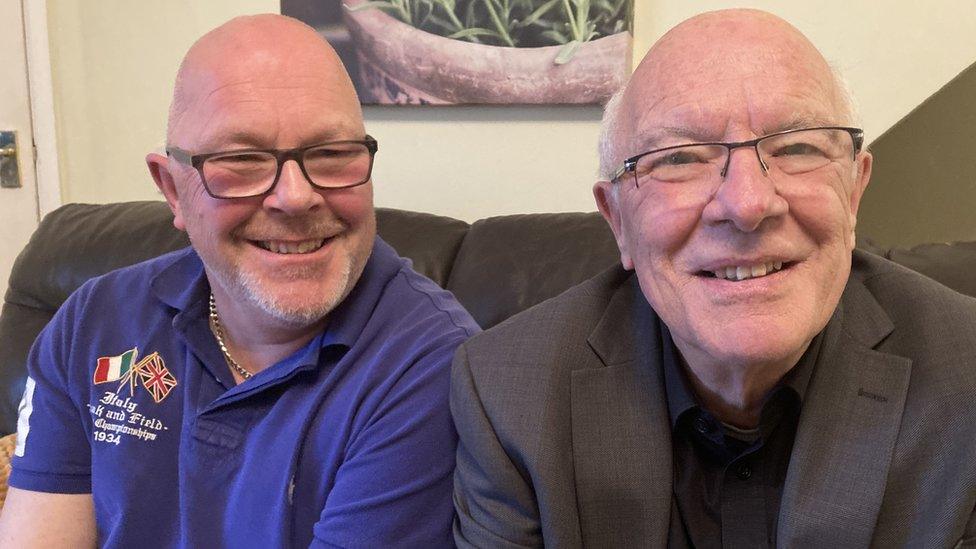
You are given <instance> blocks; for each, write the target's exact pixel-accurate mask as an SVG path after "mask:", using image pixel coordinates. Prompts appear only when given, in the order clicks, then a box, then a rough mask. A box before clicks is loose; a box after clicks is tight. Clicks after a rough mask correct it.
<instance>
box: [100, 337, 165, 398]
mask: <svg viewBox="0 0 976 549" xmlns="http://www.w3.org/2000/svg"><path fill="white" fill-rule="evenodd" d="M138 357H139V348H138V347H133V348H131V349H129V350H128V351H126V352H124V353H122V354H121V355H119V356H104V357H101V358H99V359H98V363H97V364H96V366H95V375H94V376H93V378H92V382H93V383H94V384H96V385H97V384H99V383H110V382H113V381H118V382H119V389H118V390H119V391H121V390H122V386H124V385H128V386H129V396H133V395H135V390H136V385H137V384H139V383H140V382H141V383H142V387H143V388H144V389H145V390H146V391H148V392H149V394H150V395H151V396H152V398H153V400H154V401H156V403H157V404H158V403H160V402H162V400H163V399H164V398H166V396H167V395H169V393H170V391H172V390H173V387H176V384H177V383H176V378H175V377H173V374H171V373H170V371H169V370H168V369H167V368H166V362H164V361H163V357H162V356H160V354H159V353H151V354H149V355H148V356H146V357H144V358H143V359H142V360H139V361H138V362H137V361H136V359H137V358H138Z"/></svg>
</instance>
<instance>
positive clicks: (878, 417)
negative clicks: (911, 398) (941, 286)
mask: <svg viewBox="0 0 976 549" xmlns="http://www.w3.org/2000/svg"><path fill="white" fill-rule="evenodd" d="M893 329H894V326H893V325H892V323H891V320H890V319H889V318H888V317H887V315H886V314H885V313H884V311H883V310H882V309H881V307H880V305H878V303H877V302H876V301H875V300H874V298H873V297H872V296H871V294H870V293H869V292H868V291H867V289H866V288H864V286H863V285H862V284H861V283H860V282H859V281H857V280H854V279H852V280H851V281H850V282H849V283H848V285H847V288H846V289H845V291H844V296H843V297H842V299H841V303H840V305H839V306H838V309H837V311H836V312H835V313H834V316H833V317H832V319H831V320H830V322H829V323H828V325H827V329H826V332H825V338H826V339H825V341H824V345H823V350H822V351H821V356H820V358H819V360H818V364H817V367H816V371H815V372H814V374H813V379H811V380H810V385H809V386H808V388H807V393H806V395H805V396H804V401H803V410H802V412H801V415H800V423H799V426H798V428H797V434H796V440H795V442H794V445H793V452H792V457H791V459H790V466H789V471H788V473H787V477H786V483H785V485H784V487H783V498H782V503H781V505H780V515H779V525H778V528H777V546H779V547H812V546H816V547H867V546H868V545H869V544H870V541H871V535H872V532H873V530H874V525H875V522H876V520H877V516H878V511H879V509H880V507H881V500H882V496H883V495H884V489H885V480H886V478H887V476H888V467H889V464H890V462H891V458H892V454H893V452H894V446H895V441H896V439H897V435H898V429H899V426H900V424H901V416H902V411H903V409H904V405H905V397H906V394H907V392H908V381H909V376H910V374H911V361H910V360H909V359H906V358H904V357H899V356H894V355H889V354H885V353H881V352H878V351H875V350H873V348H874V347H875V346H876V345H877V344H878V343H880V342H881V340H882V339H884V337H885V336H887V335H888V334H889V333H891V331H892V330H893Z"/></svg>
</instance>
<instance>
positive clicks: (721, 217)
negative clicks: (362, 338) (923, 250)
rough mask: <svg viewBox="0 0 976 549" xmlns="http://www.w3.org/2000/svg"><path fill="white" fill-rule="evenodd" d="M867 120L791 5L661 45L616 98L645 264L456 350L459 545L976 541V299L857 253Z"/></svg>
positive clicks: (631, 214) (615, 178) (620, 152)
mask: <svg viewBox="0 0 976 549" xmlns="http://www.w3.org/2000/svg"><path fill="white" fill-rule="evenodd" d="M854 126H856V123H855V113H854V112H853V108H852V106H851V100H850V98H849V96H848V95H847V93H846V92H845V88H844V86H843V84H842V82H841V81H840V80H839V79H838V77H837V76H836V75H835V73H834V72H833V71H832V70H831V68H830V67H829V66H828V64H827V63H826V61H825V60H824V59H823V57H822V56H821V54H820V53H819V52H818V51H817V50H816V48H815V47H814V46H813V45H812V44H811V43H810V42H809V41H808V40H807V39H806V38H805V37H804V36H803V35H802V34H800V33H799V31H797V30H796V29H795V28H793V27H791V26H790V25H789V24H787V23H786V22H784V21H782V20H780V19H778V18H776V17H774V16H771V15H769V14H766V13H763V12H757V11H752V10H729V11H722V12H713V13H708V14H704V15H700V16H697V17H694V18H692V19H690V20H688V21H686V22H684V23H682V24H680V25H678V26H677V27H675V28H674V29H672V30H671V31H670V32H669V33H668V34H667V35H665V36H664V37H663V38H662V39H661V40H660V41H659V42H658V43H657V44H655V46H654V47H653V48H652V49H651V51H650V53H648V55H647V56H646V57H645V58H644V60H643V62H642V63H641V65H640V67H639V68H638V69H637V71H636V72H635V74H634V75H633V77H632V78H631V81H630V83H629V84H628V86H627V87H626V89H625V90H624V91H623V92H622V93H621V94H620V95H619V96H618V97H615V98H614V99H613V100H612V101H611V103H610V104H609V105H608V107H607V112H606V115H605V118H604V133H603V137H602V142H601V160H602V168H601V169H602V173H603V180H602V181H600V182H598V183H597V184H596V185H595V187H594V195H595V197H596V200H597V204H598V206H599V209H600V211H601V213H602V214H603V215H604V217H605V218H606V219H607V222H608V223H609V224H610V226H611V228H612V229H613V232H614V235H615V236H616V239H617V243H618V246H619V248H620V258H621V265H620V266H618V267H617V268H614V269H612V270H610V271H607V272H605V273H603V274H602V275H600V276H598V277H596V278H594V279H592V280H590V281H589V282H586V283H584V284H582V285H581V286H578V287H576V288H574V289H572V290H570V291H568V292H566V293H565V294H563V295H561V296H559V297H557V298H555V299H552V300H550V301H548V302H546V303H544V304H542V305H539V306H537V307H535V308H533V309H531V310H529V311H526V312H525V313H523V314H521V315H518V316H517V317H515V318H513V319H511V320H510V321H508V322H506V323H503V324H501V325H499V326H497V327H496V328H494V329H492V330H489V331H488V332H486V333H484V334H483V335H481V336H478V337H475V338H473V339H471V340H470V341H469V342H468V343H466V344H464V345H463V346H462V348H461V349H460V350H459V352H458V354H457V356H456V358H455V363H454V371H453V381H452V395H451V406H452V412H453V414H454V418H455V423H456V425H457V428H458V431H459V434H460V446H459V449H458V464H457V471H456V473H455V491H454V498H455V507H456V509H457V513H458V518H457V519H456V521H455V539H456V541H457V543H458V544H459V545H460V546H462V547H467V546H476V547H534V546H542V545H546V546H552V547H580V546H586V547H665V546H670V547H689V546H693V547H764V546H777V547H868V546H875V547H892V546H911V547H952V546H963V545H965V544H967V543H970V544H972V543H976V541H974V537H976V514H974V508H976V300H973V299H970V298H967V297H964V296H962V295H959V294H957V293H955V292H953V291H951V290H949V289H947V288H945V287H943V286H941V285H939V284H937V283H935V282H933V281H931V280H928V279H926V278H924V277H922V276H920V275H918V274H915V273H913V272H911V271H909V270H906V269H904V268H901V267H899V266H896V265H894V264H892V263H890V262H887V261H885V260H883V259H881V258H878V257H875V256H872V255H869V254H866V253H862V252H860V251H857V250H854V227H855V223H856V214H857V210H858V204H859V202H860V199H861V197H862V194H863V192H864V189H865V187H866V185H867V183H868V180H869V178H870V174H871V162H872V159H871V155H870V153H868V152H866V151H864V150H863V148H862V145H863V133H862V132H861V131H860V130H859V129H857V128H856V127H854Z"/></svg>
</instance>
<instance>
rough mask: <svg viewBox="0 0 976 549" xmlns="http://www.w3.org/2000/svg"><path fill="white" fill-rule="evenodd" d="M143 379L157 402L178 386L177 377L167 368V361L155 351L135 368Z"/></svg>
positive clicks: (143, 384) (144, 384)
mask: <svg viewBox="0 0 976 549" xmlns="http://www.w3.org/2000/svg"><path fill="white" fill-rule="evenodd" d="M133 370H135V371H136V372H137V373H138V374H139V378H140V379H141V380H142V386H143V387H145V388H146V390H147V391H149V394H151V395H152V397H153V400H155V401H156V403H157V404H159V402H161V401H162V400H163V399H164V398H166V395H168V394H169V392H170V391H171V390H172V389H173V387H176V378H175V377H173V374H171V373H169V370H167V369H166V363H165V362H163V357H161V356H159V353H153V354H151V355H149V356H147V357H145V358H143V359H142V360H140V361H139V364H137V365H136V366H135V368H133Z"/></svg>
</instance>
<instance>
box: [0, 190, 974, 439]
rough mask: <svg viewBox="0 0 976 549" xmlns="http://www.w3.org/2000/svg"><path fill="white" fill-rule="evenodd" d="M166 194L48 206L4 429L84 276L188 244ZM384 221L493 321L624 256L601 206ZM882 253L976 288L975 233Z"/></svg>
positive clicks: (21, 320)
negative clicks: (36, 348)
mask: <svg viewBox="0 0 976 549" xmlns="http://www.w3.org/2000/svg"><path fill="white" fill-rule="evenodd" d="M172 219H173V217H172V214H171V213H170V211H169V208H168V207H167V206H166V204H165V203H164V202H126V203H117V204H105V205H91V204H69V205H66V206H63V207H61V208H59V209H58V210H56V211H54V212H52V213H51V214H50V215H48V216H46V217H45V218H44V220H43V221H42V222H41V224H40V226H39V227H38V229H37V231H36V232H35V233H34V235H33V237H31V240H30V242H29V243H28V244H27V246H26V247H25V248H24V250H23V252H21V254H20V256H18V258H17V261H16V263H15V264H14V268H13V270H12V272H11V275H10V282H9V288H8V290H7V294H6V296H5V301H4V304H3V310H2V312H0V434H6V433H9V432H12V431H14V430H15V428H16V411H17V405H18V403H19V401H20V397H21V393H22V392H23V387H24V380H25V376H26V366H25V364H26V357H27V353H28V351H29V349H30V346H31V344H32V343H33V341H34V339H35V337H36V336H37V334H38V332H40V330H41V329H42V328H43V327H44V325H45V324H47V322H48V321H49V320H50V319H51V317H52V316H53V315H54V312H55V311H56V310H57V309H58V307H59V306H60V305H61V303H63V302H64V300H65V299H66V298H67V297H68V295H69V294H71V292H73V291H74V290H75V289H76V288H78V287H79V286H80V285H81V284H83V283H84V282H85V281H86V280H88V279H89V278H92V277H94V276H98V275H101V274H104V273H107V272H109V271H111V270H114V269H117V268H119V267H124V266H126V265H131V264H133V263H137V262H139V261H142V260H145V259H149V258H151V257H155V256H158V255H160V254H163V253H166V252H169V251H172V250H175V249H178V248H181V247H184V246H186V245H188V243H189V242H188V240H187V238H186V235H185V234H184V233H182V232H180V231H177V230H176V229H175V228H174V227H173V225H172ZM377 228H378V231H379V233H380V235H381V236H382V237H383V239H384V240H386V241H387V242H389V243H390V244H391V245H392V246H393V247H394V248H395V249H396V250H397V251H398V252H399V253H400V255H402V256H404V257H407V258H410V259H411V260H412V261H413V265H414V268H415V269H416V270H417V271H419V272H421V273H423V274H424V275H426V276H428V277H430V278H431V279H433V280H434V281H435V282H437V283H438V284H440V285H441V286H442V287H445V288H447V289H449V290H451V291H452V292H454V294H455V295H456V296H457V298H458V300H459V301H460V302H461V303H462V304H463V305H464V306H465V307H466V308H467V309H468V310H469V311H470V312H471V314H472V316H473V317H474V318H475V320H476V321H478V323H479V324H480V325H481V326H482V327H483V328H489V327H491V326H494V325H495V324H497V323H499V322H501V321H503V320H505V319H506V318H508V317H509V316H511V315H513V314H515V313H517V312H519V311H522V310H524V309H527V308H528V307H531V306H532V305H535V304H537V303H540V302H542V301H544V300H545V299H548V298H550V297H553V296H555V295H557V294H559V293H561V292H562V291H564V290H566V289H568V288H570V287H571V286H574V285H575V284H577V283H579V282H582V281H584V280H586V279H587V278H590V277H591V276H593V275H595V274H597V273H598V272H600V271H602V270H604V269H606V268H608V267H610V266H612V265H613V264H615V263H616V262H617V261H618V258H619V256H618V254H617V248H616V245H615V243H614V240H613V235H612V234H611V232H610V230H609V229H608V227H607V225H606V223H605V222H604V221H603V219H602V218H601V217H600V215H599V214H597V213H554V214H525V215H509V216H499V217H491V218H487V219H483V220H479V221H476V222H475V223H473V224H471V225H469V224H468V223H465V222H463V221H459V220H457V219H452V218H449V217H442V216H436V215H432V214H426V213H418V212H409V211H403V210H394V209H386V208H378V209H377ZM860 246H861V247H866V248H869V249H870V250H871V251H874V252H875V253H879V254H881V255H886V256H888V257H889V258H891V259H893V260H895V261H898V262H899V263H903V264H905V265H907V266H909V267H911V268H913V269H915V270H917V271H920V272H922V273H923V274H926V275H929V276H931V277H932V278H935V279H936V280H939V281H940V282H942V283H943V284H946V285H948V286H950V287H952V288H954V289H956V290H958V291H961V292H963V293H967V294H969V295H974V296H976V276H973V275H972V273H973V272H976V242H970V243H960V244H956V245H947V244H933V245H926V246H920V247H917V248H914V249H912V250H882V249H878V248H877V247H870V245H869V244H867V243H861V244H860Z"/></svg>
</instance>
